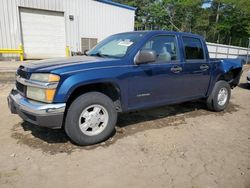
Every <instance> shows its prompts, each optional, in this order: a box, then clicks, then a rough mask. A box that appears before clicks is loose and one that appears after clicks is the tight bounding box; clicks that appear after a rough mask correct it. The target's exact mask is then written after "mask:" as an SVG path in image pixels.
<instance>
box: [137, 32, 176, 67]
mask: <svg viewBox="0 0 250 188" xmlns="http://www.w3.org/2000/svg"><path fill="white" fill-rule="evenodd" d="M142 50H153V51H154V52H155V53H156V57H157V59H156V62H170V61H175V60H178V59H179V55H178V54H179V52H178V48H177V43H176V37H175V36H165V35H160V36H155V37H153V38H151V39H149V41H148V42H147V43H146V44H145V45H144V47H143V48H142Z"/></svg>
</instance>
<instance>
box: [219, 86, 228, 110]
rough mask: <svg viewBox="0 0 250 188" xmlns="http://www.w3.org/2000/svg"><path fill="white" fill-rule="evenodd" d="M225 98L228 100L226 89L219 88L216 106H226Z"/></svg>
mask: <svg viewBox="0 0 250 188" xmlns="http://www.w3.org/2000/svg"><path fill="white" fill-rule="evenodd" d="M227 98H228V91H227V89H226V88H221V89H220V91H219V93H218V98H217V101H218V104H219V105H220V106H223V105H225V104H226V102H227Z"/></svg>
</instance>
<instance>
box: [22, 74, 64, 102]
mask: <svg viewBox="0 0 250 188" xmlns="http://www.w3.org/2000/svg"><path fill="white" fill-rule="evenodd" d="M30 80H33V81H37V82H43V83H57V82H59V80H60V77H59V76H58V75H55V74H45V73H34V74H32V75H31V77H30ZM55 93H56V88H41V87H39V86H37V87H33V86H28V87H27V91H26V95H27V97H28V98H30V99H34V100H37V101H41V102H47V103H51V102H52V101H53V99H54V95H55Z"/></svg>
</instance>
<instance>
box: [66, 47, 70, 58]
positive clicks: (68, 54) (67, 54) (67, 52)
mask: <svg viewBox="0 0 250 188" xmlns="http://www.w3.org/2000/svg"><path fill="white" fill-rule="evenodd" d="M69 56H70V51H69V47H68V46H66V57H69Z"/></svg>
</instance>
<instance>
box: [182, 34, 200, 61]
mask: <svg viewBox="0 0 250 188" xmlns="http://www.w3.org/2000/svg"><path fill="white" fill-rule="evenodd" d="M183 43H184V49H185V58H186V60H195V59H204V51H203V47H202V44H201V41H200V39H197V38H192V37H183Z"/></svg>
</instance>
